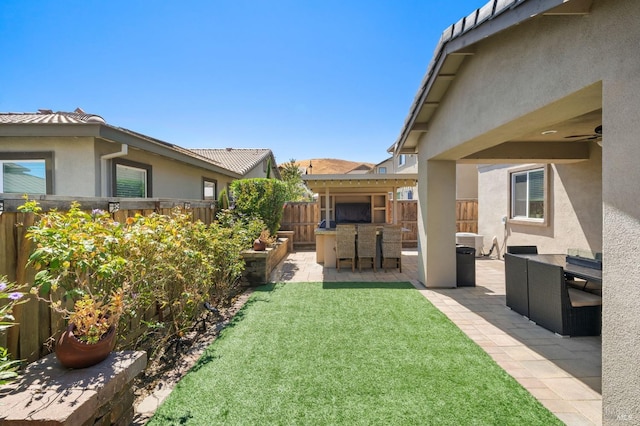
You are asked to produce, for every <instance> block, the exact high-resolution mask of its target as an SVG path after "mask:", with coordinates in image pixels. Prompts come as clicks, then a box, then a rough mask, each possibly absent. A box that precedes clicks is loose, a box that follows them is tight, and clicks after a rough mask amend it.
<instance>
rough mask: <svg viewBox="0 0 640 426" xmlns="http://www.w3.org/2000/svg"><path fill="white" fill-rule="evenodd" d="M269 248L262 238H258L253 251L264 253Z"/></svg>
mask: <svg viewBox="0 0 640 426" xmlns="http://www.w3.org/2000/svg"><path fill="white" fill-rule="evenodd" d="M266 248H267V245H266V244H265V243H264V241H262V240H261V239H260V238H256V240H255V241H254V242H253V249H254V250H255V251H264V250H265V249H266Z"/></svg>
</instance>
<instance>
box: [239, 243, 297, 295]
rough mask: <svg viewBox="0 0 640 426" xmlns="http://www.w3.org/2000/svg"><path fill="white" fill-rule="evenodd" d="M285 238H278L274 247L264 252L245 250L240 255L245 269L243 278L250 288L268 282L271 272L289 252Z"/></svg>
mask: <svg viewBox="0 0 640 426" xmlns="http://www.w3.org/2000/svg"><path fill="white" fill-rule="evenodd" d="M288 241H289V240H288V239H287V238H278V242H277V244H276V246H275V247H267V248H266V250H264V251H255V250H247V251H245V252H243V253H242V257H243V258H244V261H245V264H246V267H245V270H244V273H243V277H245V278H246V280H247V281H248V282H249V285H250V286H257V285H262V284H266V283H268V282H269V277H270V275H271V271H273V270H274V269H275V267H276V266H278V264H279V263H280V262H281V261H282V259H284V258H285V256H286V255H287V253H288V252H289V250H288V247H289V244H288Z"/></svg>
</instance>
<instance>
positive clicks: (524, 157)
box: [393, 0, 640, 424]
mask: <svg viewBox="0 0 640 426" xmlns="http://www.w3.org/2000/svg"><path fill="white" fill-rule="evenodd" d="M638 16H640V2H637V1H635V0H492V1H489V2H488V3H487V4H486V5H484V6H483V7H481V8H479V9H477V10H475V11H472V12H471V13H470V14H469V15H468V16H466V17H464V18H463V19H461V20H460V21H459V22H457V23H456V24H454V25H452V26H451V27H449V28H447V29H446V30H445V32H444V33H443V35H442V37H441V39H440V41H439V43H438V45H437V47H436V49H435V53H434V56H433V59H432V60H431V63H430V65H429V66H428V70H427V73H426V75H425V76H424V79H423V80H422V83H421V84H420V87H419V90H418V92H417V94H416V96H415V99H414V102H413V104H412V105H411V107H410V111H409V114H408V116H407V118H406V120H405V123H404V125H403V127H402V130H401V132H400V136H399V137H398V139H397V141H396V142H395V144H394V146H393V152H394V154H396V155H397V154H402V153H404V154H417V155H418V170H419V171H418V175H419V176H418V199H419V206H420V207H419V221H418V223H419V249H420V251H419V272H418V273H419V279H420V281H422V282H423V283H424V284H425V285H426V286H428V287H455V286H456V263H455V262H456V259H455V256H453V255H452V253H454V252H455V239H454V233H455V211H454V208H455V198H456V165H457V164H460V163H468V164H477V165H482V166H481V170H480V177H479V183H478V185H479V188H480V189H479V198H480V204H481V207H480V208H481V213H480V221H481V224H482V225H481V226H483V227H484V229H486V230H492V231H488V232H491V233H493V232H495V233H499V232H500V231H503V232H507V233H509V234H510V235H509V239H510V241H511V242H514V243H515V242H517V243H524V242H532V243H534V244H538V245H540V250H541V251H542V250H544V251H547V250H549V251H553V252H560V253H562V252H566V251H564V250H567V249H569V248H574V247H575V248H582V249H588V250H591V251H602V252H603V259H604V261H603V271H602V272H603V273H602V276H603V301H602V306H603V318H602V321H603V324H602V360H603V363H602V397H603V421H604V423H605V424H618V423H622V422H624V421H628V420H629V419H633V422H636V423H637V421H638V419H640V408H639V407H640V404H638V402H639V401H638V399H639V396H638V395H639V394H638V389H639V388H640V365H639V364H638V363H637V362H635V361H632V360H636V359H638V358H640V345H639V344H638V336H640V307H639V305H638V300H639V299H640V286H639V285H638V279H639V278H640V250H639V249H640V247H639V245H640V243H639V241H640V203H638V194H639V191H638V189H637V188H638V185H637V182H638V181H639V180H640V167H638V164H637V163H638V159H640V143H638V135H639V134H640V120H639V117H640V114H639V112H638V111H640V55H638V54H637V52H638V46H640V25H638ZM523 184H526V186H524V185H523ZM523 187H525V188H527V189H526V190H525V191H521V189H522V188H523ZM507 188H508V189H507ZM503 216H504V217H505V221H506V231H505V230H504V226H505V225H503V224H502V220H503V219H502V218H503Z"/></svg>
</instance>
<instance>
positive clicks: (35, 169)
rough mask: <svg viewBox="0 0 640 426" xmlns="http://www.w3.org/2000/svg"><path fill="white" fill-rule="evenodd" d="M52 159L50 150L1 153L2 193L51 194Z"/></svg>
mask: <svg viewBox="0 0 640 426" xmlns="http://www.w3.org/2000/svg"><path fill="white" fill-rule="evenodd" d="M52 161H53V154H52V153H49V152H16V153H2V154H0V193H8V194H9V193H13V194H51V193H52V188H53V185H52V180H53V179H52V170H53V166H52Z"/></svg>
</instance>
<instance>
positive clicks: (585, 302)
mask: <svg viewBox="0 0 640 426" xmlns="http://www.w3.org/2000/svg"><path fill="white" fill-rule="evenodd" d="M567 290H568V291H569V300H571V306H573V307H574V308H579V307H583V306H601V305H602V297H601V296H598V295H596V294H593V293H588V292H586V291H582V290H578V289H575V288H567Z"/></svg>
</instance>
